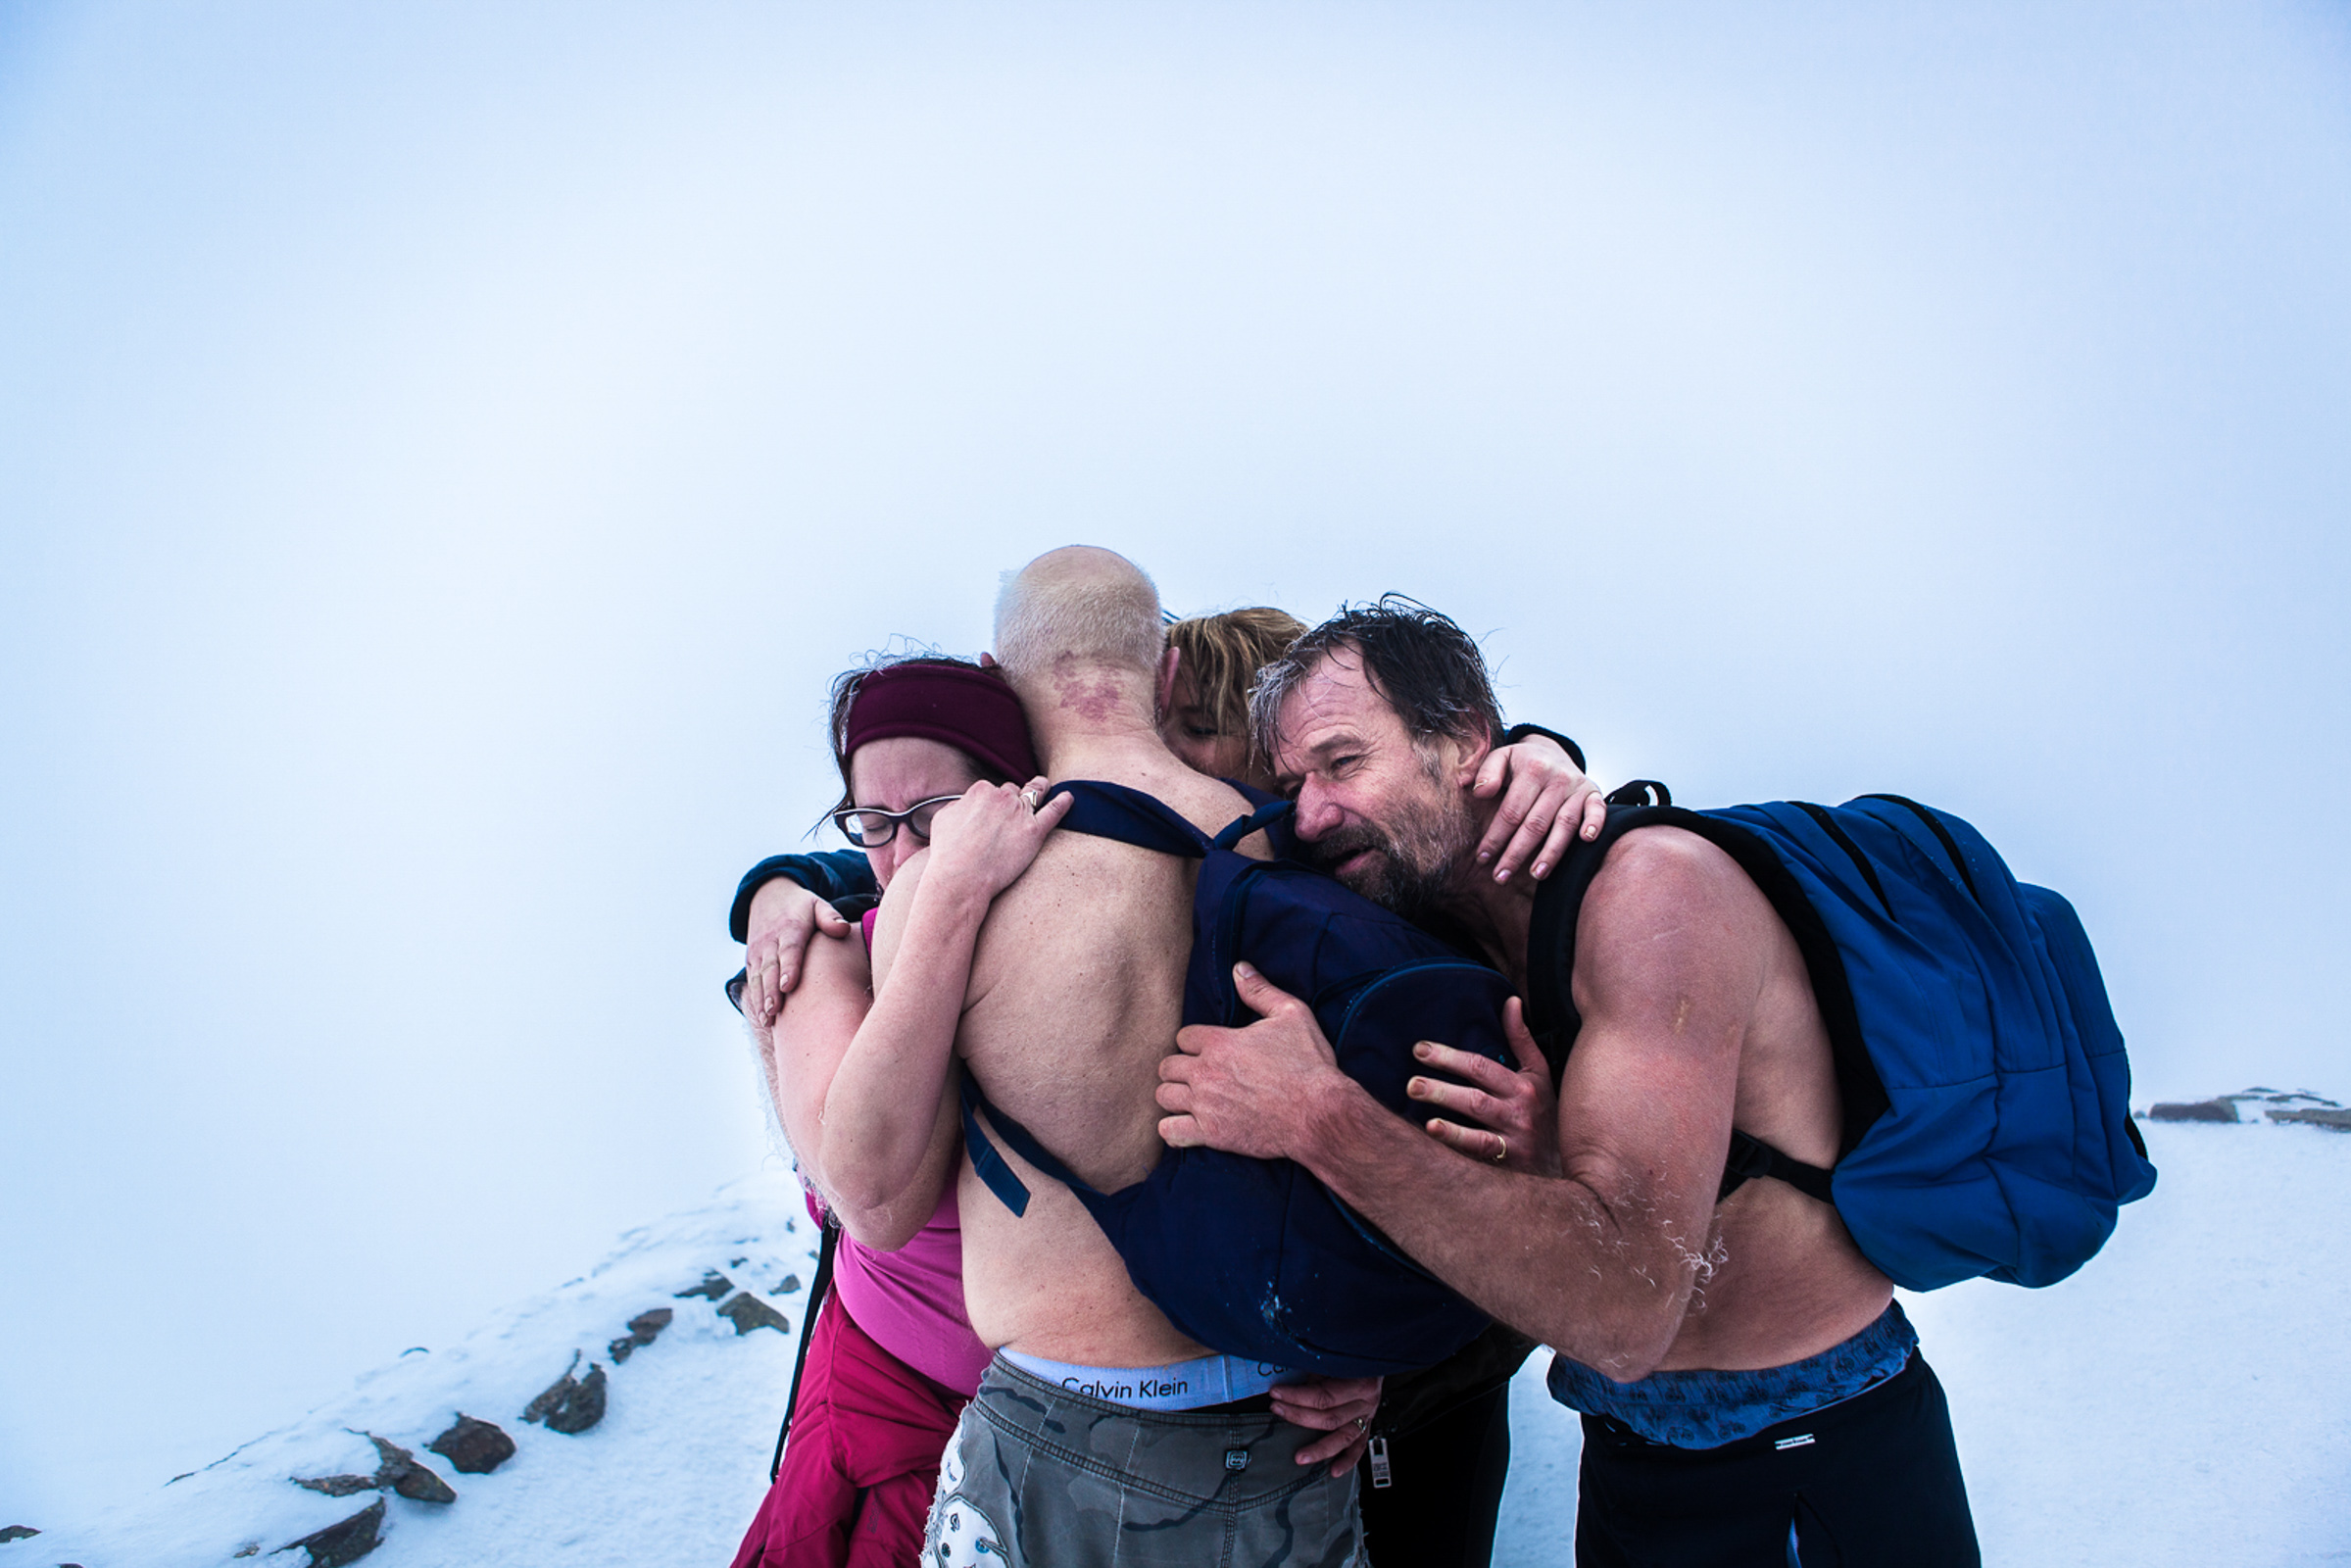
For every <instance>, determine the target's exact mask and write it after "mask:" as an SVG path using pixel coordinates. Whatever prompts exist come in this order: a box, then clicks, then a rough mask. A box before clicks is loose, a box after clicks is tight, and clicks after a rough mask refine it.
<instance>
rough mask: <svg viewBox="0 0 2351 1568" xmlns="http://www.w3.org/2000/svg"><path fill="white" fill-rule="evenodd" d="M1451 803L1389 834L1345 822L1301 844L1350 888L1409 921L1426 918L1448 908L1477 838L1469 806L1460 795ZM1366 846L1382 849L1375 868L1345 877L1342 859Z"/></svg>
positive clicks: (1449, 798)
mask: <svg viewBox="0 0 2351 1568" xmlns="http://www.w3.org/2000/svg"><path fill="white" fill-rule="evenodd" d="M1444 800H1445V805H1444V806H1443V807H1441V808H1439V809H1437V810H1436V811H1434V812H1428V813H1422V814H1420V815H1419V816H1418V817H1417V818H1416V819H1414V820H1411V821H1408V822H1406V823H1405V824H1403V829H1402V831H1401V832H1400V833H1398V834H1393V835H1392V834H1389V833H1385V832H1382V831H1381V830H1380V829H1378V828H1375V827H1372V826H1371V825H1369V824H1368V823H1364V824H1358V825H1354V826H1349V827H1342V828H1338V829H1335V830H1333V831H1332V832H1330V833H1328V834H1325V835H1324V836H1323V837H1322V838H1321V839H1320V840H1319V841H1317V842H1316V843H1313V844H1307V845H1301V846H1300V848H1302V849H1304V850H1305V851H1307V852H1308V854H1307V858H1308V861H1309V863H1311V864H1313V865H1314V866H1316V867H1317V868H1318V869H1320V870H1323V871H1326V872H1329V873H1330V874H1331V875H1333V876H1338V877H1339V880H1340V881H1341V882H1344V883H1345V884H1347V887H1348V889H1350V890H1351V891H1353V892H1355V893H1359V894H1361V895H1362V896H1363V897H1365V898H1367V899H1369V900H1371V902H1372V903H1374V904H1377V905H1379V906H1380V907H1383V908H1387V909H1393V910H1395V911H1396V913H1397V914H1400V915H1402V916H1403V917H1404V918H1405V919H1407V920H1422V919H1425V918H1427V917H1428V916H1429V915H1430V914H1433V913H1435V912H1436V911H1437V910H1438V909H1439V908H1441V907H1443V906H1444V904H1445V894H1446V893H1447V892H1448V891H1449V890H1450V888H1451V886H1452V883H1453V878H1454V876H1455V874H1456V873H1457V872H1458V871H1459V870H1460V868H1461V867H1462V865H1464V864H1466V863H1467V861H1468V859H1469V855H1470V851H1471V849H1472V847H1473V841H1472V838H1471V833H1470V820H1469V811H1468V809H1467V808H1465V807H1464V806H1463V805H1462V804H1461V800H1460V797H1459V796H1457V795H1450V794H1448V795H1446V796H1445V797H1444ZM1363 850H1373V851H1376V852H1378V856H1379V858H1378V859H1377V860H1376V861H1375V862H1374V863H1373V866H1372V868H1371V869H1370V870H1369V871H1362V872H1356V873H1353V874H1351V875H1345V876H1342V875H1340V873H1339V872H1338V871H1337V870H1336V869H1334V868H1335V867H1336V866H1337V865H1338V864H1339V862H1340V861H1342V860H1344V859H1346V858H1347V857H1349V856H1351V855H1355V854H1357V853H1359V852H1361V851H1363Z"/></svg>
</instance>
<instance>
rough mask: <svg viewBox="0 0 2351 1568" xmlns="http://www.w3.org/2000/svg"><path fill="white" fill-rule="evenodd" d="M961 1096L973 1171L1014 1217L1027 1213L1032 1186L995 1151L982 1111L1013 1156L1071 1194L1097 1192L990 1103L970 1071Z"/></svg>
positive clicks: (966, 1148)
mask: <svg viewBox="0 0 2351 1568" xmlns="http://www.w3.org/2000/svg"><path fill="white" fill-rule="evenodd" d="M959 1093H960V1095H961V1097H962V1101H963V1152H965V1153H967V1154H969V1155H970V1156H971V1168H972V1170H973V1172H974V1173H975V1174H977V1175H978V1177H979V1179H980V1180H981V1181H982V1182H984V1183H986V1184H987V1188H988V1191H990V1192H992V1193H994V1194H995V1195H996V1197H997V1201H1000V1202H1002V1203H1003V1204H1004V1207H1006V1208H1008V1209H1010V1210H1011V1211H1012V1213H1013V1215H1014V1217H1018V1216H1020V1215H1023V1214H1026V1213H1027V1212H1028V1208H1029V1186H1028V1183H1026V1182H1024V1181H1022V1180H1021V1179H1020V1177H1019V1176H1018V1175H1017V1174H1015V1173H1014V1171H1013V1169H1012V1167H1011V1166H1010V1165H1007V1164H1005V1163H1004V1155H1002V1154H1000V1153H998V1152H996V1145H994V1144H993V1143H991V1142H989V1140H988V1133H987V1129H986V1128H983V1127H982V1126H981V1125H980V1117H979V1113H980V1111H981V1110H982V1109H985V1110H986V1111H987V1112H988V1120H989V1121H990V1122H992V1123H994V1124H995V1126H996V1131H997V1133H998V1135H999V1136H1001V1137H1002V1138H1003V1139H1004V1143H1005V1144H1006V1145H1007V1146H1008V1147H1009V1148H1010V1149H1011V1151H1012V1152H1013V1153H1015V1154H1018V1155H1019V1156H1020V1157H1021V1158H1022V1159H1025V1160H1027V1161H1028V1162H1029V1163H1030V1164H1032V1165H1034V1166H1036V1167H1037V1168H1038V1169H1039V1170H1041V1171H1043V1172H1044V1173H1045V1174H1046V1175H1048V1176H1051V1177H1052V1178H1053V1180H1054V1181H1057V1182H1060V1183H1062V1184H1063V1185H1065V1186H1066V1187H1068V1188H1069V1189H1070V1191H1072V1192H1075V1193H1078V1194H1081V1195H1091V1194H1093V1193H1094V1189H1093V1188H1091V1187H1089V1186H1087V1185H1086V1183H1084V1182H1083V1181H1081V1180H1079V1179H1078V1174H1077V1172H1075V1171H1073V1170H1071V1169H1070V1168H1069V1167H1068V1166H1067V1165H1064V1164H1062V1163H1061V1161H1060V1158H1059V1157H1058V1156H1057V1155H1055V1154H1054V1153H1053V1151H1052V1150H1050V1149H1048V1148H1046V1147H1045V1146H1044V1145H1043V1144H1041V1143H1039V1142H1037V1135H1036V1134H1035V1133H1032V1132H1030V1131H1029V1130H1028V1129H1027V1128H1026V1127H1023V1126H1021V1125H1020V1123H1018V1122H1016V1121H1014V1120H1013V1119H1012V1118H1011V1117H1009V1116H1007V1115H1005V1114H1004V1111H1003V1110H1002V1109H1000V1108H999V1107H997V1106H995V1105H993V1104H990V1103H989V1102H988V1097H987V1096H986V1095H984V1094H982V1093H980V1086H979V1083H978V1081H977V1080H975V1079H974V1078H973V1077H972V1076H971V1074H970V1072H969V1071H968V1070H967V1071H965V1072H964V1074H963V1081H962V1085H961V1088H960V1091H959Z"/></svg>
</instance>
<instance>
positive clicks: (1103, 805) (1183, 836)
mask: <svg viewBox="0 0 2351 1568" xmlns="http://www.w3.org/2000/svg"><path fill="white" fill-rule="evenodd" d="M1056 795H1066V796H1068V797H1069V798H1070V799H1071V800H1072V801H1074V802H1075V803H1076V804H1075V805H1073V806H1071V807H1070V809H1069V814H1068V815H1067V816H1065V817H1063V818H1061V825H1062V826H1063V827H1065V828H1068V829H1069V830H1070V831H1071V832H1074V833H1091V834H1093V835H1094V836H1095V837H1096V838H1102V839H1116V840H1118V842H1119V843H1121V844H1132V845H1135V846H1136V847H1138V848H1140V849H1146V850H1157V851H1158V852H1159V853H1160V854H1162V855H1181V856H1186V857H1188V858H1192V859H1195V860H1197V859H1200V858H1201V857H1203V856H1205V855H1206V854H1207V853H1208V850H1209V842H1208V835H1207V834H1205V833H1202V832H1201V831H1200V829H1199V828H1197V827H1194V826H1193V825H1192V820H1191V818H1189V817H1187V816H1186V815H1184V813H1183V812H1181V811H1179V810H1177V809H1175V808H1174V807H1172V806H1170V805H1168V804H1167V803H1166V802H1165V801H1162V800H1160V799H1159V798H1158V797H1157V796H1155V795H1146V794H1144V793H1143V792H1142V791H1141V790H1131V789H1129V788H1127V787H1126V786H1125V785H1124V784H1109V783H1105V782H1103V781H1102V780H1101V779H1092V778H1073V779H1068V780H1065V781H1063V782H1062V783H1059V784H1055V785H1054V786H1053V788H1052V789H1050V790H1047V791H1046V792H1045V798H1046V800H1049V801H1050V800H1052V799H1053V797H1054V796H1056Z"/></svg>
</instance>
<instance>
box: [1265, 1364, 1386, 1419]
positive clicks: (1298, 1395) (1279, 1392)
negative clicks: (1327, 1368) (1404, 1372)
mask: <svg viewBox="0 0 2351 1568" xmlns="http://www.w3.org/2000/svg"><path fill="white" fill-rule="evenodd" d="M1385 1382H1386V1380H1385V1379H1382V1378H1336V1377H1325V1376H1320V1375H1317V1376H1313V1377H1308V1378H1305V1379H1303V1380H1302V1381H1300V1382H1297V1383H1284V1384H1280V1385H1278V1386H1277V1387H1275V1388H1274V1389H1273V1390H1272V1391H1271V1393H1270V1395H1269V1397H1270V1398H1271V1399H1272V1401H1273V1407H1274V1414H1276V1415H1278V1416H1280V1417H1281V1418H1282V1419H1283V1420H1285V1421H1291V1422H1294V1423H1295V1424H1297V1425H1298V1426H1310V1427H1313V1428H1315V1429H1317V1430H1318V1431H1328V1430H1330V1429H1331V1428H1332V1427H1334V1426H1336V1425H1337V1424H1339V1423H1340V1422H1342V1421H1352V1420H1353V1419H1354V1418H1355V1417H1357V1416H1369V1415H1370V1414H1371V1413H1372V1412H1373V1411H1374V1410H1376V1409H1378V1408H1379V1407H1380V1389H1381V1387H1382V1385H1383V1384H1384V1383H1385ZM1294 1409H1295V1410H1298V1411H1310V1412H1317V1413H1324V1414H1328V1415H1329V1416H1330V1417H1331V1419H1329V1420H1327V1421H1325V1420H1299V1419H1298V1417H1297V1416H1295V1415H1293V1414H1292V1413H1291V1411H1292V1410H1294Z"/></svg>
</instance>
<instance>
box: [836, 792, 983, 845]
mask: <svg viewBox="0 0 2351 1568" xmlns="http://www.w3.org/2000/svg"><path fill="white" fill-rule="evenodd" d="M962 798H963V797H962V796H960V795H937V796H933V797H932V798H931V799H929V800H927V801H916V802H915V803H914V804H913V805H911V806H909V807H907V808H906V809H905V810H903V811H885V810H882V809H880V808H878V807H872V806H852V807H848V808H845V809H842V810H838V811H835V812H834V813H833V826H835V827H837V828H839V829H840V830H841V836H842V837H843V838H845V839H847V840H849V842H850V843H852V844H854V845H856V846H857V848H858V849H860V850H878V849H880V848H881V847H882V846H883V845H885V844H887V843H889V842H890V841H891V840H892V839H894V838H896V837H898V825H899V824H900V823H901V822H904V823H905V824H906V831H907V832H909V833H911V834H913V835H914V839H915V842H916V843H919V844H928V843H929V842H930V841H931V819H932V818H933V817H935V816H937V815H938V814H939V812H940V810H941V809H943V808H945V807H950V806H953V805H955V802H957V801H959V800H961V799H962Z"/></svg>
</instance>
